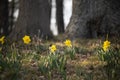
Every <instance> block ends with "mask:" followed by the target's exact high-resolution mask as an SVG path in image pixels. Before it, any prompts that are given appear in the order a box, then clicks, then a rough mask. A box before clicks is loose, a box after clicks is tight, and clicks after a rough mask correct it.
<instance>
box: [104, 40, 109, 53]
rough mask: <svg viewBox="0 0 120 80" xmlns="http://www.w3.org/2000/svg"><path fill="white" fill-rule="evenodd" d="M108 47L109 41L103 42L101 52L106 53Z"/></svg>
mask: <svg viewBox="0 0 120 80" xmlns="http://www.w3.org/2000/svg"><path fill="white" fill-rule="evenodd" d="M109 47H110V41H108V40H106V41H104V43H103V50H104V51H107V50H108V49H109Z"/></svg>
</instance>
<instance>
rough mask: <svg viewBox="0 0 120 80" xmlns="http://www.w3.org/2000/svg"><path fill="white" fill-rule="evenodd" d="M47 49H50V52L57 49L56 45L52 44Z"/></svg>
mask: <svg viewBox="0 0 120 80" xmlns="http://www.w3.org/2000/svg"><path fill="white" fill-rule="evenodd" d="M49 49H50V52H52V53H54V52H55V51H56V50H57V48H56V45H52V46H51V47H50V48H49Z"/></svg>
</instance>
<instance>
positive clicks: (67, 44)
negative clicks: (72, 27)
mask: <svg viewBox="0 0 120 80" xmlns="http://www.w3.org/2000/svg"><path fill="white" fill-rule="evenodd" d="M64 44H65V46H67V47H72V44H71V41H70V40H66V41H65V42H64Z"/></svg>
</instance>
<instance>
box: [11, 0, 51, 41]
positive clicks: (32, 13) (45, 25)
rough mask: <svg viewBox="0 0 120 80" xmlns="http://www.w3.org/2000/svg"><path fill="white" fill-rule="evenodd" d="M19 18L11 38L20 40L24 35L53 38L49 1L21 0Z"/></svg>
mask: <svg viewBox="0 0 120 80" xmlns="http://www.w3.org/2000/svg"><path fill="white" fill-rule="evenodd" d="M19 3H20V7H19V16H18V20H17V22H16V24H15V29H14V30H13V32H12V33H11V35H10V37H14V39H13V40H19V39H21V38H22V37H23V36H24V35H29V36H31V37H34V36H37V37H42V38H46V37H52V33H51V31H50V12H51V10H50V9H51V3H50V2H49V0H20V2H19Z"/></svg>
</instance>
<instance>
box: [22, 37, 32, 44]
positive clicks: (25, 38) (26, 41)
mask: <svg viewBox="0 0 120 80" xmlns="http://www.w3.org/2000/svg"><path fill="white" fill-rule="evenodd" d="M22 39H23V42H24V43H25V44H29V43H30V42H31V39H30V36H27V35H25V36H24V37H23V38H22Z"/></svg>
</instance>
